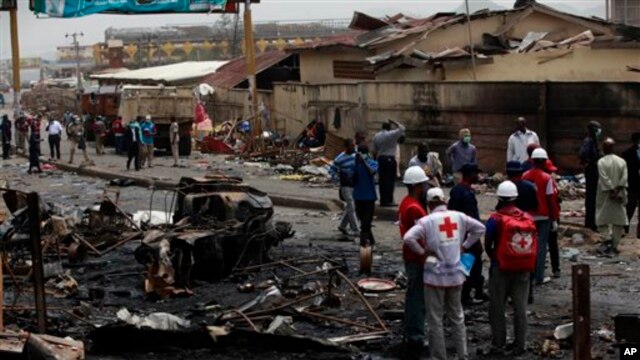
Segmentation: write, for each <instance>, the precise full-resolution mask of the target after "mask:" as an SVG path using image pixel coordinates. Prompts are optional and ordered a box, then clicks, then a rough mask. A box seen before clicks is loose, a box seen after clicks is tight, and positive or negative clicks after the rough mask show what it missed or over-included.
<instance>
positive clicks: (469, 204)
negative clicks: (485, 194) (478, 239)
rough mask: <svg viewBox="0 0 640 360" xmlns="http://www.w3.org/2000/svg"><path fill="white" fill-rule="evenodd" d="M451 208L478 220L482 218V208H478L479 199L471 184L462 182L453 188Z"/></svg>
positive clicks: (450, 198) (450, 196)
mask: <svg viewBox="0 0 640 360" xmlns="http://www.w3.org/2000/svg"><path fill="white" fill-rule="evenodd" d="M447 208H448V209H449V210H455V211H459V212H461V213H464V214H466V215H468V216H471V217H472V218H474V219H476V220H480V210H478V200H477V199H476V194H475V192H474V191H473V189H472V188H471V186H469V185H467V184H464V183H460V184H458V185H456V186H454V187H453V189H451V193H450V194H449V205H448V206H447Z"/></svg>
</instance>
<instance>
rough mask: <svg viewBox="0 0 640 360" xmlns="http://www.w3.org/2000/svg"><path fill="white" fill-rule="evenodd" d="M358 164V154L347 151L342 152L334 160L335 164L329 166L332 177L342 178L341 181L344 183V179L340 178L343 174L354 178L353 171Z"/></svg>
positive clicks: (335, 178)
mask: <svg viewBox="0 0 640 360" xmlns="http://www.w3.org/2000/svg"><path fill="white" fill-rule="evenodd" d="M355 166H356V154H355V153H353V154H347V153H345V152H341V153H340V154H339V155H338V156H336V158H335V159H334V160H333V164H331V167H330V168H329V174H331V178H333V180H336V181H337V180H341V181H340V183H341V184H343V180H346V179H340V177H341V176H347V177H350V178H353V171H354V168H355Z"/></svg>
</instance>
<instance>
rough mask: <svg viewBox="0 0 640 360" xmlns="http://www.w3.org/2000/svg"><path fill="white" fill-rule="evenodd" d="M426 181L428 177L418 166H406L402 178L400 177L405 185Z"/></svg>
mask: <svg viewBox="0 0 640 360" xmlns="http://www.w3.org/2000/svg"><path fill="white" fill-rule="evenodd" d="M427 181H429V178H428V177H427V174H426V173H425V172H424V170H423V169H422V168H421V167H420V166H412V167H410V168H408V169H407V171H405V172H404V178H403V179H402V182H403V183H404V184H405V185H415V184H421V183H423V182H427Z"/></svg>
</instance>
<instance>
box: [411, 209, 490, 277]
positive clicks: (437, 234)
mask: <svg viewBox="0 0 640 360" xmlns="http://www.w3.org/2000/svg"><path fill="white" fill-rule="evenodd" d="M484 232H485V227H484V225H483V224H482V223H481V222H480V221H478V220H476V219H474V218H472V217H469V216H467V215H465V214H463V213H461V212H458V211H450V210H447V207H446V206H444V205H442V206H439V207H437V208H435V209H434V210H433V211H432V212H431V214H429V215H428V216H425V217H423V218H422V219H420V220H418V222H417V224H416V225H415V226H414V227H412V228H411V229H410V230H409V231H408V232H407V233H406V234H405V236H404V243H405V244H406V245H407V246H408V247H409V248H410V249H411V251H413V252H414V253H415V254H417V255H425V254H426V255H431V256H429V258H427V261H426V262H425V264H424V283H425V284H426V285H429V286H433V287H455V286H460V285H462V284H463V283H464V281H465V275H464V273H463V272H462V264H461V263H460V255H461V254H460V253H461V251H460V246H461V245H462V246H463V247H464V248H465V249H469V248H470V247H471V246H472V245H473V244H475V243H476V242H477V241H479V240H480V238H481V237H482V235H483V234H484ZM467 234H468V235H467ZM465 236H466V239H465ZM420 242H422V243H424V244H425V246H422V245H420ZM431 259H434V261H431Z"/></svg>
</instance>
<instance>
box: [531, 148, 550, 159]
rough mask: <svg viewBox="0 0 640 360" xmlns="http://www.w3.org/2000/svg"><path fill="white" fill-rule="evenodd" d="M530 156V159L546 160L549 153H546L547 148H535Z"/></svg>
mask: <svg viewBox="0 0 640 360" xmlns="http://www.w3.org/2000/svg"><path fill="white" fill-rule="evenodd" d="M531 158H532V159H541V160H547V159H549V155H547V150H545V149H543V148H537V149H535V150H533V153H532V154H531Z"/></svg>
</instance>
